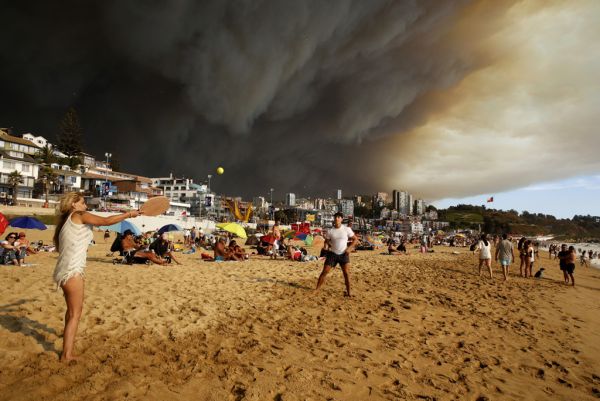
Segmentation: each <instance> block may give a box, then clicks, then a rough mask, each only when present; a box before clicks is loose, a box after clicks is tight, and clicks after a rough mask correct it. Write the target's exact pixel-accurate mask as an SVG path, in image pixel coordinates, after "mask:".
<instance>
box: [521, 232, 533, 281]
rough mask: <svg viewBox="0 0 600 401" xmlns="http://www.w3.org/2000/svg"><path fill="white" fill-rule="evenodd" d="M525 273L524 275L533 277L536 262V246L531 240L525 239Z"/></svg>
mask: <svg viewBox="0 0 600 401" xmlns="http://www.w3.org/2000/svg"><path fill="white" fill-rule="evenodd" d="M524 248H525V275H524V276H523V277H525V278H527V277H533V274H532V272H533V263H534V262H535V248H534V247H533V243H532V242H531V240H527V241H525V245H524Z"/></svg>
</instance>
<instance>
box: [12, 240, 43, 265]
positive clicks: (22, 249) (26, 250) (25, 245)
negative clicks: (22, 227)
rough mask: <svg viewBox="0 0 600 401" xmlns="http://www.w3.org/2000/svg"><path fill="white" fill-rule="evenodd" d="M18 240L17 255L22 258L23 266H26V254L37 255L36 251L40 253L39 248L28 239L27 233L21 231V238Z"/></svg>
mask: <svg viewBox="0 0 600 401" xmlns="http://www.w3.org/2000/svg"><path fill="white" fill-rule="evenodd" d="M17 242H18V243H19V253H18V254H17V257H18V258H19V260H20V264H21V266H24V265H25V256H27V255H35V254H36V253H38V251H37V249H35V248H33V247H32V246H31V243H30V242H29V240H28V239H27V235H26V234H25V233H24V232H20V233H19V238H18V239H17Z"/></svg>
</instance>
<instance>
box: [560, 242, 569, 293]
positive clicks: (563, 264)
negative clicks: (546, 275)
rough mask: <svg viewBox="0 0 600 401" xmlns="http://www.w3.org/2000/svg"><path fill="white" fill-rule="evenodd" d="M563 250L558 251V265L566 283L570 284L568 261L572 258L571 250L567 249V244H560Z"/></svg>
mask: <svg viewBox="0 0 600 401" xmlns="http://www.w3.org/2000/svg"><path fill="white" fill-rule="evenodd" d="M560 248H561V250H560V252H559V253H558V267H560V270H561V271H562V272H563V278H564V280H565V284H569V273H567V263H568V259H569V258H570V252H569V251H568V250H567V244H562V245H561V246H560Z"/></svg>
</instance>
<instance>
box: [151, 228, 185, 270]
mask: <svg viewBox="0 0 600 401" xmlns="http://www.w3.org/2000/svg"><path fill="white" fill-rule="evenodd" d="M149 249H150V250H151V251H152V252H154V253H155V254H156V255H157V256H159V257H160V258H161V259H166V258H167V257H168V258H170V259H171V260H172V261H173V262H175V263H177V264H178V265H180V264H181V263H180V262H179V261H178V260H177V259H175V256H173V252H171V245H170V244H169V239H168V235H167V233H162V235H160V236H159V237H158V238H157V239H156V240H155V241H154V242H153V243H152V244H150V247H149Z"/></svg>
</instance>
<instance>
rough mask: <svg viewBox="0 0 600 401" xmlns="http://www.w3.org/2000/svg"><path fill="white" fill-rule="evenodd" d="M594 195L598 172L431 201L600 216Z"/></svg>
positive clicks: (599, 191) (598, 193)
mask: <svg viewBox="0 0 600 401" xmlns="http://www.w3.org/2000/svg"><path fill="white" fill-rule="evenodd" d="M490 198H493V201H492V202H488V200H489V199H490ZM597 199H600V175H595V176H588V177H575V178H569V179H566V180H561V181H554V182H546V183H540V184H532V185H530V186H527V187H524V188H519V189H514V190H510V191H505V192H500V193H494V194H485V195H476V196H469V197H465V198H459V199H456V198H447V199H440V200H436V201H434V202H432V204H433V205H435V206H436V207H437V208H447V207H449V206H456V205H459V204H467V205H485V206H486V207H487V208H491V209H501V210H510V209H514V210H516V211H518V212H520V213H521V212H523V211H528V212H530V213H532V212H535V213H543V214H550V215H553V216H555V217H557V218H566V219H571V218H573V216H574V215H591V216H600V203H598V202H597V201H596V200H597Z"/></svg>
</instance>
